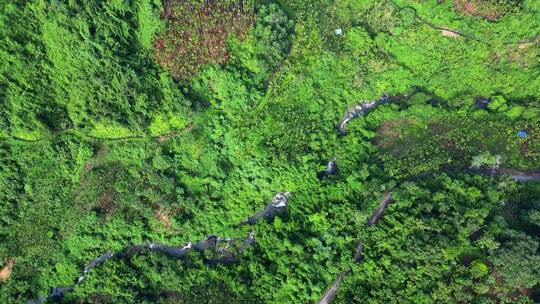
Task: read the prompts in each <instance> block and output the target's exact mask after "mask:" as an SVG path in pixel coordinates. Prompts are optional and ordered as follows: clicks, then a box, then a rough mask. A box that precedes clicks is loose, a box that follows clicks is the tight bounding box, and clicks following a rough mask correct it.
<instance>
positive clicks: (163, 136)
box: [0, 124, 197, 145]
mask: <svg viewBox="0 0 540 304" xmlns="http://www.w3.org/2000/svg"><path fill="white" fill-rule="evenodd" d="M196 127H197V125H196V124H192V125H190V126H188V127H186V128H184V129H182V130H176V131H172V132H169V133H164V134H160V135H133V136H125V137H115V138H104V137H97V136H93V135H90V134H87V133H85V132H84V131H82V130H79V129H65V130H62V131H58V132H54V133H51V134H50V135H47V136H44V137H41V138H37V139H23V138H18V137H4V138H0V144H20V145H34V144H41V143H44V142H47V141H54V140H56V139H58V138H59V137H60V136H62V135H65V134H73V135H75V136H77V137H79V138H81V139H83V140H85V141H88V142H101V143H117V142H126V141H148V140H155V141H157V142H163V141H166V140H167V139H169V138H172V137H175V136H180V135H183V134H185V133H188V132H191V131H192V130H193V129H195V128H196Z"/></svg>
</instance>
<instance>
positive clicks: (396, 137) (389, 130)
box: [374, 117, 415, 156]
mask: <svg viewBox="0 0 540 304" xmlns="http://www.w3.org/2000/svg"><path fill="white" fill-rule="evenodd" d="M414 123H415V120H414V119H413V118H410V117H404V118H398V119H394V120H388V121H385V122H384V123H383V124H382V125H381V126H380V127H379V129H378V130H377V136H376V137H375V139H374V144H375V145H377V146H378V147H379V148H380V149H382V150H383V151H386V152H388V153H390V154H392V155H394V156H398V155H401V154H403V153H404V152H405V151H407V150H408V148H409V144H408V143H407V141H406V140H405V136H404V135H405V134H404V133H405V132H404V131H405V130H406V129H407V128H409V127H412V126H413V125H414Z"/></svg>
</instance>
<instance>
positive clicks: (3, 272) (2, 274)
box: [0, 258, 15, 282]
mask: <svg viewBox="0 0 540 304" xmlns="http://www.w3.org/2000/svg"><path fill="white" fill-rule="evenodd" d="M14 265H15V259H13V258H9V259H8V260H7V263H6V265H5V266H4V267H2V268H0V281H2V282H7V280H8V279H9V277H10V276H11V273H12V272H13V266H14Z"/></svg>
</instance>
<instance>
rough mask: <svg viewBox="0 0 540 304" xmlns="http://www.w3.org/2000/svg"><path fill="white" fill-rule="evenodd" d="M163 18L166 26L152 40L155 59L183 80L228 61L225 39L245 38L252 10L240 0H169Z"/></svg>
mask: <svg viewBox="0 0 540 304" xmlns="http://www.w3.org/2000/svg"><path fill="white" fill-rule="evenodd" d="M162 17H163V18H164V19H166V20H167V27H166V29H165V30H164V31H163V32H162V33H161V34H159V35H158V36H157V37H156V39H155V40H154V48H155V59H156V61H157V62H158V63H159V64H160V65H161V66H163V67H164V68H165V69H167V70H169V71H170V72H171V74H172V75H173V76H174V77H175V78H176V79H178V80H184V79H186V78H188V77H189V76H191V75H193V74H194V73H196V72H197V71H198V70H199V69H200V67H201V66H202V65H205V64H222V63H225V62H227V60H228V57H229V56H228V53H227V46H226V41H227V38H228V37H229V36H231V35H233V34H234V35H236V36H237V37H239V38H242V37H243V36H245V35H246V33H247V30H248V29H249V27H250V25H251V24H252V23H253V20H254V8H253V7H247V5H246V6H245V5H244V1H242V0H236V1H231V0H199V1H182V0H170V1H166V2H165V10H164V12H163V14H162Z"/></svg>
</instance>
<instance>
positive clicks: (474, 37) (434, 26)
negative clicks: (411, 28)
mask: <svg viewBox="0 0 540 304" xmlns="http://www.w3.org/2000/svg"><path fill="white" fill-rule="evenodd" d="M385 1H386V2H387V3H388V4H390V5H392V6H393V7H395V8H396V9H397V10H399V11H403V10H411V11H412V12H413V14H414V19H415V20H417V21H418V22H420V23H422V24H424V25H426V26H427V27H429V28H432V29H434V30H440V31H448V32H451V33H453V34H456V35H458V36H461V37H463V38H466V39H470V40H474V41H477V42H480V43H484V44H487V45H494V44H493V43H491V42H490V41H488V40H485V39H482V38H479V36H477V35H474V34H469V33H464V32H462V31H459V30H456V29H451V28H448V27H445V26H442V25H438V24H435V23H432V22H431V21H429V20H427V19H425V18H424V17H421V16H420V15H419V14H418V11H417V10H416V8H414V7H413V6H410V5H407V6H400V5H398V4H397V3H396V2H395V1H394V0H385ZM538 38H540V34H536V35H534V36H532V37H530V38H527V39H523V40H520V41H503V42H502V44H504V45H513V44H515V45H519V44H522V43H533V42H535V41H536V40H537V39H538Z"/></svg>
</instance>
